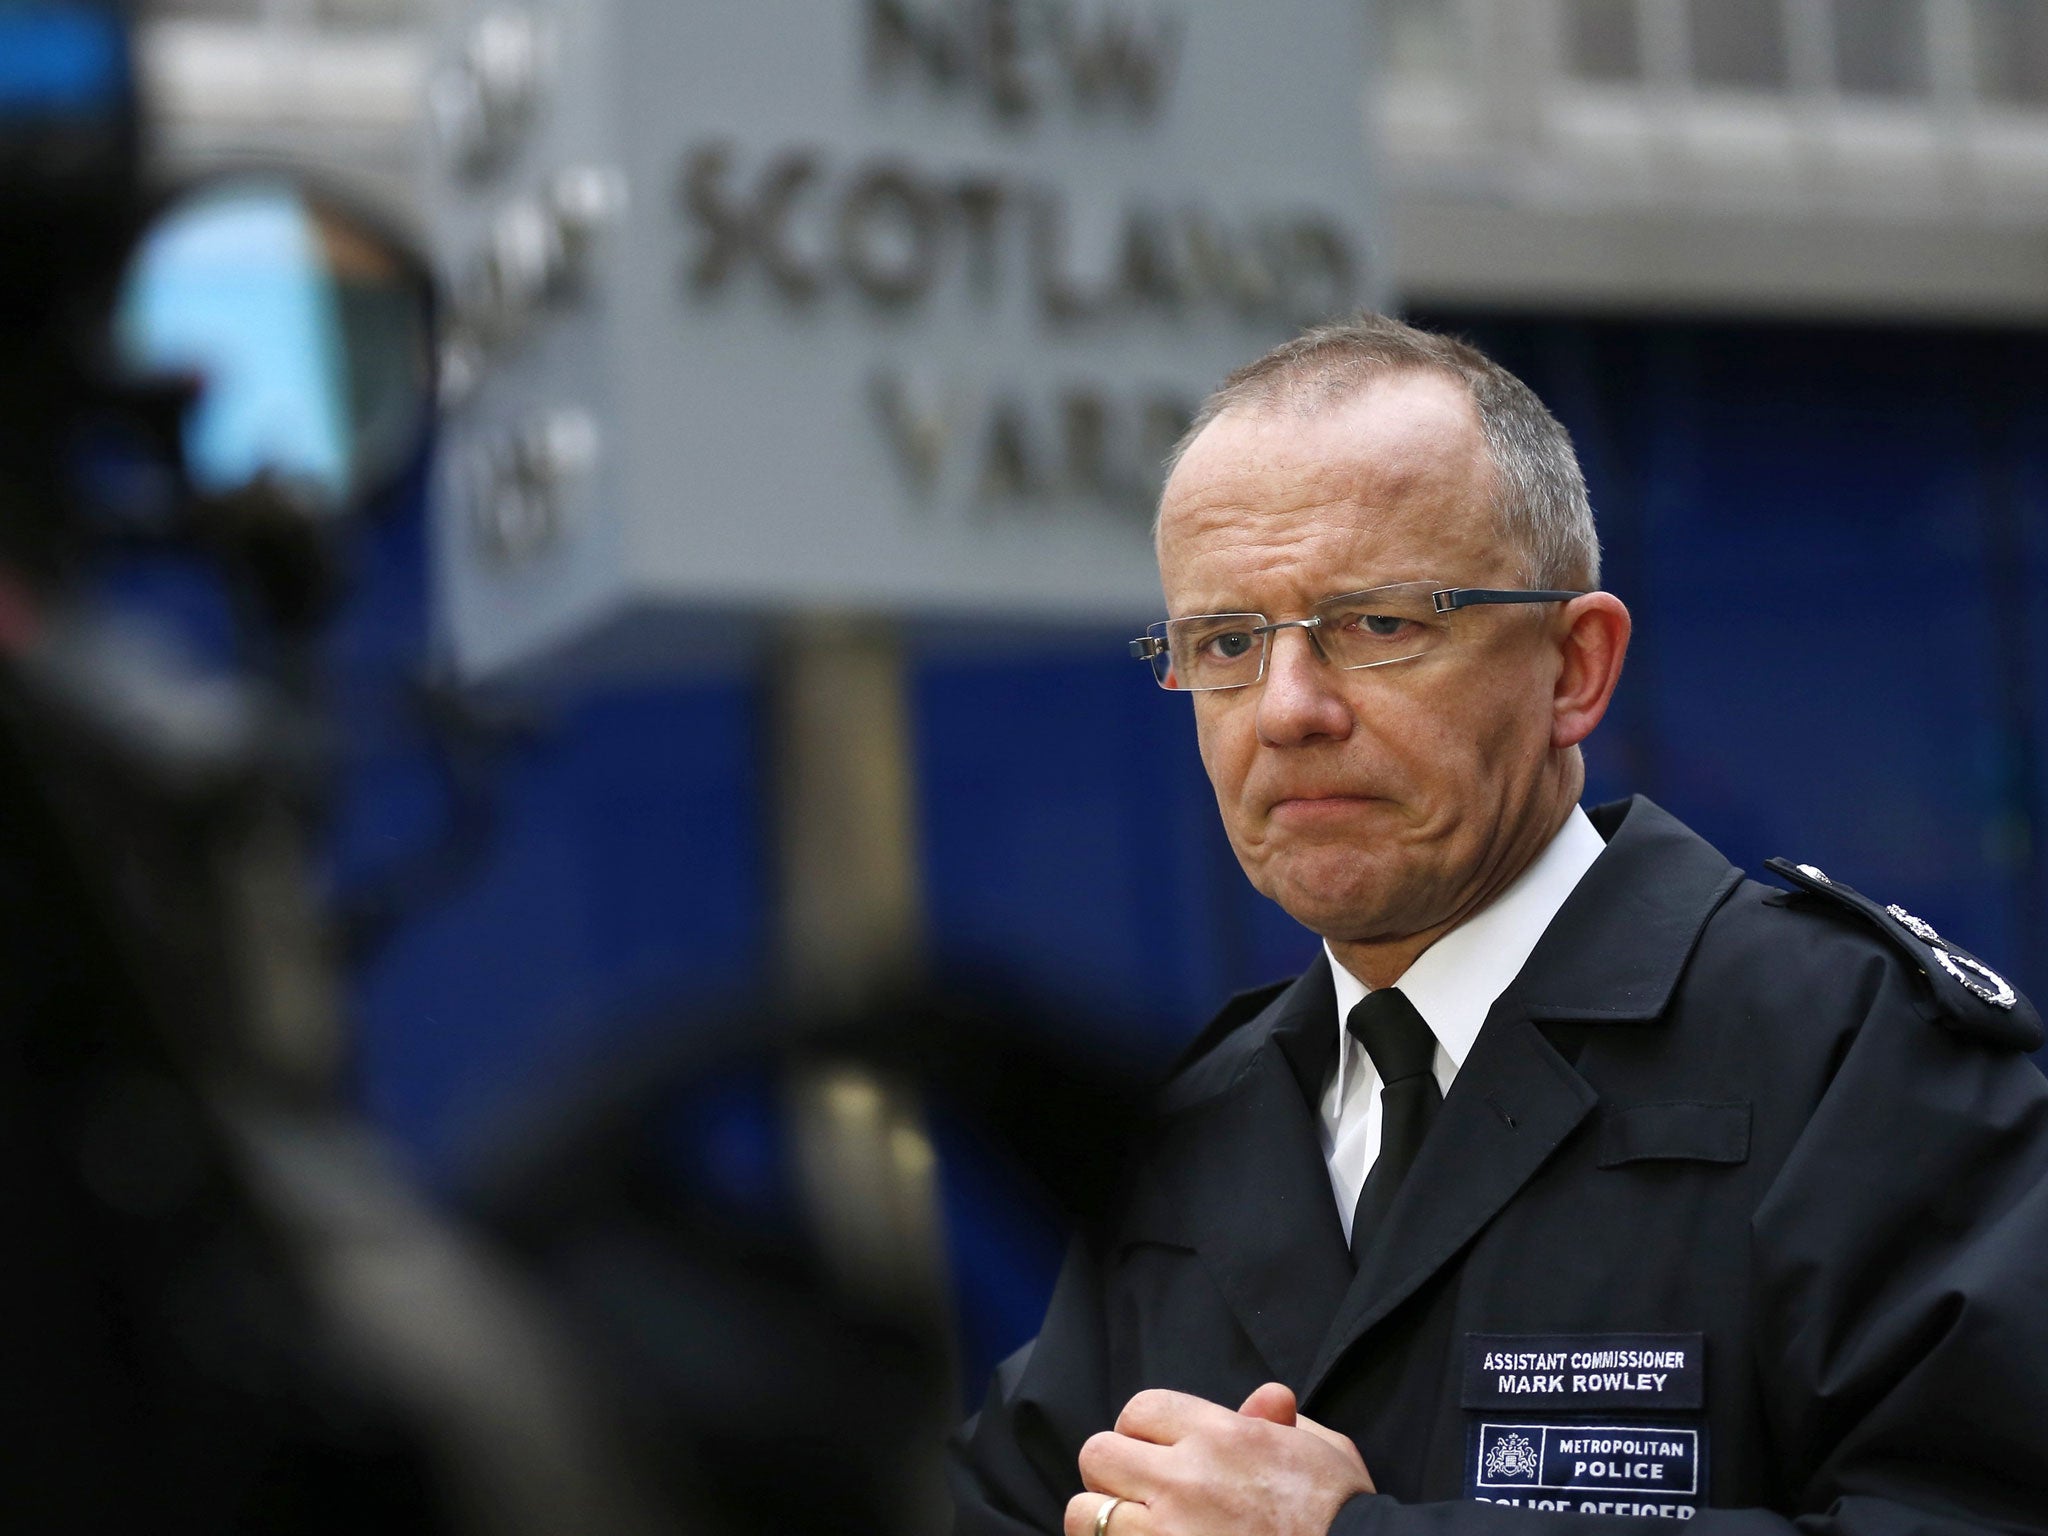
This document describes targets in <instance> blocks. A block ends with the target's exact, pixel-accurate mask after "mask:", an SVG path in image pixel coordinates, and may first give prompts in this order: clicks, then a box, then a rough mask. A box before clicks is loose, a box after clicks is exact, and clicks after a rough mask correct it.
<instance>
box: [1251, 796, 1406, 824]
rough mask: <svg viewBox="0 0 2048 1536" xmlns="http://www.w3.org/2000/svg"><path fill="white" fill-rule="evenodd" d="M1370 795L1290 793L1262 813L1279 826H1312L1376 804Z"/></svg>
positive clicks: (1342, 817) (1376, 800) (1375, 799)
mask: <svg viewBox="0 0 2048 1536" xmlns="http://www.w3.org/2000/svg"><path fill="white" fill-rule="evenodd" d="M1379 803H1380V802H1379V800H1378V799H1377V797H1375V796H1372V795H1291V796H1289V797H1288V798H1287V799H1284V800H1276V801H1274V802H1273V805H1272V808H1271V809H1270V810H1269V811H1268V812H1267V813H1266V814H1267V815H1268V816H1269V817H1270V818H1271V819H1272V820H1274V821H1277V822H1279V823H1280V824H1281V825H1283V826H1316V825H1319V824H1321V823H1323V822H1329V821H1343V820H1346V819H1348V818H1350V817H1353V816H1356V815H1358V814H1359V813H1360V812H1362V811H1365V810H1367V809H1369V808H1370V807H1372V806H1375V805H1377V804H1379Z"/></svg>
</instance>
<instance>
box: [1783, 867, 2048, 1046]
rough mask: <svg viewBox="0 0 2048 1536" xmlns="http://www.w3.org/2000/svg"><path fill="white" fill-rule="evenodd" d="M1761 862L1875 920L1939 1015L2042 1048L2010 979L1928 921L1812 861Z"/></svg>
mask: <svg viewBox="0 0 2048 1536" xmlns="http://www.w3.org/2000/svg"><path fill="white" fill-rule="evenodd" d="M1764 867H1765V868H1766V869H1768V870H1770V871H1772V872H1773V873H1774V874H1779V875H1783V876H1784V877H1785V878H1786V879H1787V880H1790V881H1792V882H1793V883H1794V884H1795V885H1797V886H1798V887H1799V888H1800V889H1801V890H1803V891H1808V892H1811V893H1812V894H1813V895H1815V896H1822V897H1826V898H1827V899H1828V900H1830V901H1833V902H1836V903H1839V904H1840V905H1841V906H1844V907H1847V908H1848V909H1849V910H1850V911H1851V912H1854V913H1855V914H1856V915H1857V916H1859V917H1861V918H1863V919H1864V920H1865V921H1867V922H1869V923H1870V924H1871V925H1872V926H1874V927H1875V928H1876V929H1877V930H1878V932H1879V933H1881V934H1883V935H1884V936H1885V938H1887V939H1888V940H1890V941H1891V943H1892V946H1893V947H1894V948H1896V949H1898V950H1899V951H1900V952H1901V953H1902V954H1904V955H1905V956H1906V957H1907V958H1908V959H1910V960H1911V961H1912V962H1913V963H1914V964H1915V965H1917V966H1919V967H1920V970H1921V972H1922V973H1923V974H1924V975H1925V976H1926V977H1927V981H1928V985H1929V986H1931V987H1932V988H1933V989H1934V995H1935V999H1936V1001H1938V1002H1939V1003H1940V1004H1941V1010H1942V1016H1943V1018H1944V1019H1945V1020H1947V1021H1948V1022H1950V1023H1952V1024H1954V1025H1956V1026H1957V1027H1959V1028H1962V1029H1964V1030H1965V1031H1967V1032H1968V1033H1970V1034H1974V1035H1979V1036H1982V1037H1984V1038H1986V1039H1989V1040H1995V1041H1997V1042H1998V1043H2000V1044H2002V1045H2010V1046H2014V1047H2016V1048H2017V1049H2019V1050H2022V1051H2037V1050H2039V1049H2040V1048H2041V1041H2042V1032H2041V1016H2040V1015H2039V1014H2038V1013H2036V1012H2035V1011H2034V1005H2033V1004H2032V1003H2030V1002H2028V1001H2027V1000H2026V998H2024V997H2022V996H2021V995H2020V993H2019V992H2018V990H2017V989H2015V988H2014V986H2013V984H2012V983H2011V982H2009V981H2007V980H2006V979H2005V978H2004V977H2003V976H2001V975H1999V974H1998V972H1996V971H1994V970H1993V969H1991V967H1990V966H1988V965H1986V964H1985V963H1984V962H1983V961H1982V960H1979V959H1978V958H1977V957H1976V956H1975V955H1973V954H1971V953H1970V952H1969V951H1968V950H1967V949H1964V948H1963V947H1962V946H1961V945H1960V944H1956V943H1953V942H1951V941H1950V940H1948V939H1945V938H1943V937H1942V936H1941V934H1940V933H1939V932H1937V931H1936V930H1935V927H1934V925H1933V924H1932V923H1929V922H1926V921H1924V920H1922V919H1920V918H1917V917H1915V916H1914V915H1913V914H1912V913H1910V912H1908V911H1907V910H1906V909H1905V908H1904V907H1902V906H1899V905H1897V904H1896V903H1893V904H1892V905H1890V906H1879V905H1878V904H1877V903H1876V902H1874V901H1872V900H1871V899H1870V898H1869V897H1868V896H1865V895H1864V894H1863V893H1862V892H1860V891H1858V890H1855V889H1854V888H1852V887H1850V886H1846V885H1844V884H1842V882H1841V881H1839V880H1833V879H1830V878H1829V877H1828V876H1827V875H1825V874H1823V873H1822V872H1821V871H1820V870H1818V869H1815V868H1814V867H1813V866H1812V865H1811V864H1794V863H1793V862H1792V861H1791V860H1789V859H1769V860H1766V861H1765V864H1764Z"/></svg>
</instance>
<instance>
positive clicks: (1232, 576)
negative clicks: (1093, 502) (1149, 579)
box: [1159, 372, 1494, 597]
mask: <svg viewBox="0 0 2048 1536" xmlns="http://www.w3.org/2000/svg"><path fill="white" fill-rule="evenodd" d="M1492 474H1493V470H1492V462H1491V459H1490V458H1489V457H1488V456H1487V454H1486V450H1485V443H1484V439H1483V437H1482V436H1481V434H1480V432H1479V428H1478V420H1477V416H1476V413H1475V412H1474V411H1473V409H1472V404H1471V398H1470V396H1469V394H1468V393H1467V392H1466V391H1465V389H1464V386H1463V385H1462V384H1461V383H1460V382H1459V381H1457V380H1455V379H1451V378H1447V377H1444V376H1442V375H1438V374H1430V373H1418V372H1409V373H1406V374H1401V375H1395V376H1390V377H1388V378H1384V379H1380V380H1376V381H1374V382H1373V383H1372V384H1371V385H1369V386H1367V387H1366V388H1364V389H1362V390H1360V391H1358V392H1356V393H1355V394H1353V395H1350V396H1348V397H1346V398H1344V399H1342V400H1340V401H1336V402H1334V403H1331V404H1329V405H1326V406H1323V407H1321V408H1319V409H1315V410H1312V411H1307V412H1304V411H1302V410H1300V409H1298V408H1296V407H1293V406H1291V405H1290V404H1289V403H1288V402H1287V401H1285V400H1282V401H1278V402H1272V403H1255V404H1253V405H1250V406H1236V407H1232V408H1231V409H1230V410H1228V411H1225V412H1223V413H1222V414H1220V415H1219V416H1218V417H1217V418H1216V420H1215V421H1213V422H1212V423H1211V424H1210V425H1209V427H1208V428H1206V429H1205V430H1204V431H1203V432H1202V433H1201V435H1200V436H1198V437H1197V438H1196V439H1195V440H1194V442H1192V443H1190V444H1189V445H1188V450H1187V452H1186V453H1185V454H1184V455H1183V456H1182V458H1181V461H1180V463H1179V464H1178V465H1177V466H1176V467H1175V470H1174V473H1173V476H1172V477H1171V478H1170V479H1169V481H1168V483H1167V486H1166V492H1165V495H1164V496H1163V497H1162V500H1161V508H1160V524H1159V558H1160V574H1161V577H1162V579H1163V580H1164V581H1165V582H1166V584H1167V586H1168V595H1169V597H1171V596H1173V595H1174V592H1173V589H1174V588H1175V587H1177V586H1179V587H1203V588H1208V587H1215V586H1216V585H1217V584H1218V583H1219V582H1221V583H1222V584H1223V585H1225V586H1228V585H1232V584H1235V583H1237V582H1238V581H1239V580H1240V578H1241V577H1242V575H1243V574H1244V573H1245V572H1247V571H1248V570H1259V569H1261V568H1265V569H1274V570H1277V569H1279V568H1281V567H1283V566H1285V567H1292V568H1295V569H1296V570H1297V573H1298V574H1302V575H1303V579H1304V580H1307V581H1309V582H1310V583H1311V584H1313V583H1314V582H1315V581H1316V580H1317V579H1318V577H1316V576H1315V575H1311V574H1307V573H1306V572H1305V571H1303V570H1302V569H1301V568H1303V567H1314V568H1327V569H1326V570H1324V571H1323V576H1324V577H1326V579H1327V580H1330V581H1336V582H1344V581H1347V580H1358V581H1360V582H1367V581H1374V580H1387V581H1400V580H1411V579H1415V578H1416V577H1417V576H1418V575H1427V574H1432V573H1430V572H1420V571H1414V570H1408V569H1406V567H1407V566H1408V565H1412V564H1415V563H1416V562H1417V561H1418V560H1420V561H1422V562H1423V563H1427V560H1428V558H1429V557H1430V554H1431V551H1432V550H1433V549H1436V548H1439V547H1441V548H1443V549H1444V550H1445V551H1446V552H1447V553H1451V554H1457V555H1461V556H1463V557H1465V558H1468V559H1469V558H1470V557H1471V555H1472V554H1473V553H1475V552H1476V551H1477V550H1478V549H1480V548H1484V547H1488V546H1491V545H1492V543H1493V538H1494V525H1493V518H1492V515H1491V500H1492V498H1491V487H1492ZM1388 562H1391V563H1388ZM1376 567H1377V568H1376ZM1331 590H1336V588H1331Z"/></svg>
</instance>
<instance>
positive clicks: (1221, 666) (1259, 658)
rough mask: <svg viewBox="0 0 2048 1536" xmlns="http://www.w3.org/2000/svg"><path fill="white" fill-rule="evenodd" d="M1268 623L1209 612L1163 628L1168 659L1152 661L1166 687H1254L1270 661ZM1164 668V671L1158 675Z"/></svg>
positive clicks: (1248, 615) (1257, 616)
mask: <svg viewBox="0 0 2048 1536" xmlns="http://www.w3.org/2000/svg"><path fill="white" fill-rule="evenodd" d="M1265 622H1266V617H1265V615H1264V614H1259V613H1205V614H1202V615H1200V616H1199V617H1197V618H1192V619H1168V620H1167V621H1166V622H1165V624H1163V625H1161V626H1160V629H1161V630H1162V631H1163V633H1164V635H1165V639H1166V654H1165V655H1164V656H1160V657H1155V658H1154V659H1153V667H1154V669H1155V670H1156V671H1159V681H1160V682H1161V683H1162V684H1163V685H1165V686H1166V687H1168V688H1187V689H1200V688H1242V687H1244V686H1245V685H1246V684H1247V683H1256V682H1257V681H1258V680H1259V673H1260V672H1261V671H1262V670H1263V669H1264V666H1265V660H1266V637H1265V636H1264V635H1262V634H1259V633H1257V630H1258V628H1259V626H1260V625H1262V624H1264V623H1265ZM1161 668H1163V669H1164V670H1159V669H1161Z"/></svg>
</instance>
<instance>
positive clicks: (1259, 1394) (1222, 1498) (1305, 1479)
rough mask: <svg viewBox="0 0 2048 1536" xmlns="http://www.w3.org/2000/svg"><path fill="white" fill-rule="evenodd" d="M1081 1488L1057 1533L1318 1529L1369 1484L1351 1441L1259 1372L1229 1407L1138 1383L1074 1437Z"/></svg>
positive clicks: (1320, 1533) (1285, 1533) (1224, 1534)
mask: <svg viewBox="0 0 2048 1536" xmlns="http://www.w3.org/2000/svg"><path fill="white" fill-rule="evenodd" d="M1081 1482H1082V1485H1083V1486H1084V1487H1085V1488H1087V1489H1088V1490H1089V1491H1088V1492H1086V1493H1079V1494H1076V1495H1075V1496H1074V1497H1073V1498H1072V1499H1070V1500H1069V1501H1068V1503H1067V1515H1066V1522H1065V1531H1066V1536H1096V1529H1097V1527H1096V1517H1097V1516H1098V1515H1099V1514H1100V1513H1101V1512H1102V1507H1103V1501H1104V1499H1105V1498H1108V1497H1110V1496H1115V1497H1117V1498H1120V1499H1123V1500H1126V1501H1127V1502H1125V1503H1122V1504H1119V1505H1117V1507H1116V1509H1115V1511H1114V1512H1113V1514H1112V1516H1111V1522H1110V1524H1111V1528H1110V1529H1109V1530H1108V1531H1107V1532H1106V1533H1104V1536H1212V1533H1213V1536H1324V1532H1326V1531H1328V1530H1329V1528H1330V1522H1331V1521H1332V1520H1334V1519H1335V1518H1336V1517H1337V1511H1338V1510H1339V1509H1340V1508H1342V1507H1343V1505H1344V1502H1345V1501H1346V1500H1347V1499H1349V1498H1350V1497H1351V1496H1352V1495H1353V1494H1358V1493H1371V1492H1373V1491H1374V1490H1373V1483H1372V1474H1371V1473H1370V1472H1368V1471H1366V1469H1365V1458H1364V1457H1362V1456H1360V1455H1359V1454H1358V1447H1357V1446H1355V1445H1353V1444H1352V1443H1351V1442H1350V1440H1348V1439H1347V1438H1345V1437H1344V1436H1343V1435H1340V1434H1338V1433H1337V1432H1336V1431H1335V1430H1333V1429H1328V1428H1325V1427H1324V1426H1323V1425H1321V1424H1318V1423H1316V1421H1315V1420H1313V1419H1311V1418H1307V1417H1305V1416H1304V1415H1302V1414H1300V1413H1298V1412H1297V1411H1296V1408H1295V1401H1294V1393H1293V1392H1291V1391H1290V1390H1289V1389H1288V1388H1286V1387H1283V1386H1281V1385H1280V1384H1279V1383H1278V1382H1268V1383H1266V1385H1264V1386H1263V1387H1260V1388H1259V1389H1258V1390H1257V1391H1256V1392H1254V1393H1252V1395H1251V1396H1250V1397H1248V1398H1246V1399H1245V1400H1244V1406H1243V1407H1241V1408H1239V1409H1238V1410H1237V1411H1236V1412H1235V1413H1233V1412H1231V1410H1230V1409H1228V1408H1225V1407H1223V1406H1222V1405H1221V1404H1220V1403H1212V1402H1208V1401H1206V1400H1204V1399H1202V1398H1199V1397H1192V1396H1190V1395H1188V1394H1187V1393H1185V1392H1166V1391H1150V1392H1140V1393H1139V1394H1138V1395H1137V1396H1136V1397H1134V1398H1132V1399H1131V1400H1130V1402H1128V1403H1126V1404H1125V1405H1124V1411H1123V1412H1122V1413H1121V1414H1119V1415H1117V1421H1116V1428H1115V1429H1114V1430H1105V1431H1104V1432H1103V1433H1101V1434H1099V1435H1095V1436H1092V1437H1091V1438H1090V1439H1089V1441H1088V1443H1087V1444H1086V1445H1084V1446H1082V1447H1081Z"/></svg>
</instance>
